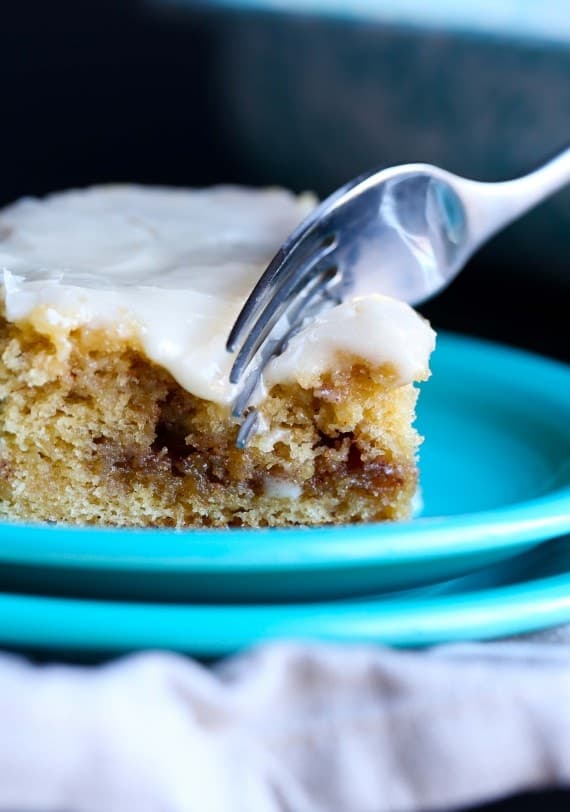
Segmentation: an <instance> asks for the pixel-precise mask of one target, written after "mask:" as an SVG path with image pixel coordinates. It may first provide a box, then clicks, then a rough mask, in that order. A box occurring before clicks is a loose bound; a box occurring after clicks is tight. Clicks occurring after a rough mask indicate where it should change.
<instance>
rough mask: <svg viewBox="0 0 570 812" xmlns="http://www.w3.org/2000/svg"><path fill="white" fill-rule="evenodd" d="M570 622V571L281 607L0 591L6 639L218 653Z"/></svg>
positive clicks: (487, 635)
mask: <svg viewBox="0 0 570 812" xmlns="http://www.w3.org/2000/svg"><path fill="white" fill-rule="evenodd" d="M561 541H564V539H561ZM566 541H567V543H570V538H568V539H566ZM569 621H570V569H568V570H565V571H564V572H560V573H556V574H554V575H552V574H549V575H546V576H541V577H538V578H523V579H522V580H520V581H516V582H515V583H512V584H507V585H499V586H491V587H483V588H481V589H477V588H471V590H467V591H466V592H463V591H459V592H457V593H455V594H453V595H438V594H436V595H432V596H429V595H428V596H420V597H419V598H418V597H417V596H411V597H404V596H401V597H397V596H395V597H392V598H391V597H380V598H371V599H360V600H358V601H354V602H351V601H342V600H341V601H331V602H319V603H314V604H311V603H308V604H293V605H287V604H280V605H273V606H272V605H267V604H266V605H246V606H236V605H228V606H212V605H182V606H181V605H173V604H161V603H149V602H143V603H134V602H129V601H104V600H93V599H88V600H85V599H81V598H79V599H76V598H75V599H74V598H60V597H57V598H54V597H45V596H36V595H33V596H30V595H21V594H14V593H0V643H1V644H2V645H6V644H11V645H19V646H24V647H26V646H28V647H38V648H47V649H50V648H51V649H54V648H57V649H58V650H68V651H83V652H88V651H106V652H107V651H108V652H111V653H117V652H125V651H129V650H140V649H148V648H155V649H156V648H159V649H171V650H177V651H182V652H185V653H190V654H194V655H197V656H206V657H211V656H223V655H227V654H231V653H234V652H236V651H238V650H241V649H244V648H246V647H248V646H252V645H258V644H261V643H263V642H269V641H275V640H281V641H282V640H292V639H295V640H297V641H298V640H305V641H308V640H312V641H315V640H317V641H321V642H323V641H326V642H336V643H351V644H364V645H366V644H384V645H392V646H401V647H417V646H427V645H440V644H444V643H449V642H455V641H465V640H466V639H479V640H483V639H492V638H497V637H501V636H509V635H513V634H521V633H525V632H530V631H536V630H539V629H544V628H548V627H552V626H555V625H559V624H561V623H567V622H569ZM252 624H253V631H252ZM157 630H158V634H157Z"/></svg>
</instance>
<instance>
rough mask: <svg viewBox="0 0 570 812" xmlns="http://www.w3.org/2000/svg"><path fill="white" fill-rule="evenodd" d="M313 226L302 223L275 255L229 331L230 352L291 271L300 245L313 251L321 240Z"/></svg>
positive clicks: (228, 344) (227, 345)
mask: <svg viewBox="0 0 570 812" xmlns="http://www.w3.org/2000/svg"><path fill="white" fill-rule="evenodd" d="M314 225H315V224H314V223H313V222H312V221H311V222H308V221H304V222H303V223H301V225H300V226H299V228H298V229H297V230H296V231H294V232H293V234H291V236H290V237H289V238H288V239H287V240H286V241H285V242H284V243H283V245H282V246H281V248H280V249H279V251H278V252H277V253H276V254H275V256H274V257H273V259H272V260H271V262H270V263H269V265H268V266H267V269H266V270H265V271H264V273H263V274H262V276H261V277H260V279H259V280H258V282H257V284H256V285H255V287H254V288H253V290H252V291H251V293H250V295H249V296H248V298H247V300H246V302H245V304H244V306H243V307H242V309H241V311H240V313H239V315H238V317H237V319H236V321H235V323H234V325H233V327H232V329H231V331H230V334H229V336H228V340H227V342H226V348H227V350H228V352H234V350H235V349H236V347H237V345H238V344H239V342H240V340H241V338H242V336H243V335H244V333H245V331H246V330H247V328H248V327H249V325H250V324H251V322H252V321H253V320H254V319H255V314H256V312H257V311H258V310H259V308H261V307H262V306H263V304H264V303H265V302H266V301H267V300H268V299H270V298H271V295H272V291H273V289H274V287H275V285H274V284H273V283H274V282H277V280H278V279H281V277H282V275H283V273H286V271H285V269H286V268H288V269H290V268H291V267H292V265H291V263H293V260H294V258H296V256H297V252H298V250H299V246H301V245H303V246H305V247H306V249H310V250H312V249H313V248H314V246H315V243H316V242H317V238H318V234H317V230H316V228H315V227H314Z"/></svg>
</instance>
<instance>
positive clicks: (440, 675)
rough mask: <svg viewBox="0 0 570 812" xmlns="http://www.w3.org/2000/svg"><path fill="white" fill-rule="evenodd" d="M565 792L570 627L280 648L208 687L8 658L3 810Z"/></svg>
mask: <svg viewBox="0 0 570 812" xmlns="http://www.w3.org/2000/svg"><path fill="white" fill-rule="evenodd" d="M565 784H569V785H570V627H569V628H565V629H559V630H555V631H554V632H550V633H546V634H542V635H533V636H528V637H527V638H519V639H518V640H513V641H506V642H499V643H490V644H465V645H463V644H462V645H449V646H444V647H439V648H435V649H432V650H431V651H424V652H398V651H394V650H390V649H383V648H373V647H366V648H365V647H356V646H354V647H349V646H334V645H320V644H316V645H308V644H294V643H288V644H273V645H268V646H265V647H263V648H260V649H257V650H254V651H252V652H250V653H246V654H243V655H240V656H237V657H235V658H231V659H229V660H227V661H225V662H224V663H222V664H221V665H219V666H217V667H215V668H213V669H208V668H206V667H203V666H201V665H199V664H197V663H195V662H193V661H191V660H188V659H185V658H183V657H179V656H176V655H173V654H167V653H146V654H141V655H133V656H131V657H127V658H123V659H121V660H118V661H115V662H114V663H111V664H109V665H105V666H99V667H94V668H92V667H90V668H87V667H78V666H64V665H48V666H37V665H31V664H29V663H28V662H26V661H25V660H23V659H19V658H15V657H12V656H10V655H0V809H1V810H10V812H14V810H26V812H36V810H41V811H42V812H44V810H50V812H56V811H57V812H60V810H65V812H126V810H136V812H242V811H243V812H332V810H343V812H383V811H384V810H386V811H388V810H389V812H397V811H398V810H419V809H436V808H437V809H444V808H446V807H456V806H457V805H460V804H466V803H471V802H476V801H483V800H486V799H489V798H493V797H497V796H499V795H503V794H506V793H511V792H515V791H522V790H524V789H528V788H532V787H539V786H546V785H548V786H555V785H565Z"/></svg>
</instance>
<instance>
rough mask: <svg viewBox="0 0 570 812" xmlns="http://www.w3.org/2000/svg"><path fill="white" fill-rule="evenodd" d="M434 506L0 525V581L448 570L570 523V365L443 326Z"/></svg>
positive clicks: (432, 452) (28, 583)
mask: <svg viewBox="0 0 570 812" xmlns="http://www.w3.org/2000/svg"><path fill="white" fill-rule="evenodd" d="M419 426H420V430H421V431H422V433H423V434H424V435H425V436H426V442H425V444H424V446H423V448H422V454H421V474H422V488H423V496H424V503H425V509H424V514H423V516H422V517H421V518H419V519H416V520H414V521H410V522H404V523H398V524H382V525H360V526H343V527H325V528H317V529H315V528H313V529H306V528H296V529H283V530H239V529H235V530H213V531H206V530H198V531H183V532H176V531H169V530H111V529H99V528H75V529H73V528H61V527H37V526H36V527H28V526H22V525H13V524H3V525H0V588H2V589H9V590H20V591H42V592H47V593H53V594H68V595H82V594H90V595H93V596H104V597H107V598H108V597H111V598H112V597H117V598H134V599H148V600H156V599H160V600H169V601H192V602H196V601H198V602H205V601H208V602H209V601H216V602H228V603H229V602H244V601H245V602H250V601H265V602H267V601H270V600H271V601H291V600H315V599H320V598H329V597H340V596H348V595H354V594H364V593H368V594H370V593H374V592H381V591H389V590H396V589H402V588H410V587H414V586H417V585H421V584H426V583H435V582H436V581H441V580H447V579H449V578H453V577H456V576H459V575H463V574H465V573H467V572H470V571H473V570H474V569H476V568H480V567H484V566H487V565H489V564H492V563H494V562H497V561H500V560H504V559H506V558H508V557H510V556H513V555H515V554H518V553H520V552H522V551H524V550H525V549H528V548H529V547H531V546H532V545H534V544H536V543H537V542H540V541H543V540H544V539H548V538H553V537H555V536H560V535H563V534H564V533H567V532H570V465H569V460H570V430H569V426H570V367H567V366H564V365H563V364H559V363H556V362H554V361H549V360H547V359H544V358H540V357H538V356H533V355H530V354H528V353H524V352H521V351H518V350H513V349H510V348H507V347H501V346H498V345H494V344H491V343H487V342H483V341H478V340H475V339H469V338H463V337H458V336H453V335H443V336H441V337H440V339H439V342H438V348H437V350H436V353H435V355H434V359H433V376H432V378H431V380H430V381H429V383H427V384H426V385H425V386H424V387H423V391H422V394H421V397H420V414H419Z"/></svg>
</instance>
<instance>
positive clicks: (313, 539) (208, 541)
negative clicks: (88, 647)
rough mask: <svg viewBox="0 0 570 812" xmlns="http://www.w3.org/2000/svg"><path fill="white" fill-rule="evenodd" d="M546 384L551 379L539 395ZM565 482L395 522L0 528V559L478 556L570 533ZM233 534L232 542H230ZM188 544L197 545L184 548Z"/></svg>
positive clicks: (552, 369) (475, 349)
mask: <svg viewBox="0 0 570 812" xmlns="http://www.w3.org/2000/svg"><path fill="white" fill-rule="evenodd" d="M438 338H439V341H440V342H443V343H444V345H448V352H457V351H464V350H465V348H467V349H468V351H469V352H470V353H474V354H475V355H476V356H477V355H478V356H481V355H482V354H483V355H488V353H492V355H493V356H494V358H495V360H497V359H498V361H499V362H500V363H501V364H507V365H508V366H510V367H511V368H518V367H521V365H522V367H524V370H525V376H528V375H529V365H530V367H531V373H532V372H534V373H536V374H537V375H539V376H540V377H541V378H543V379H544V378H545V377H546V379H547V380H548V383H549V384H551V385H552V386H553V387H554V388H556V387H557V386H560V385H562V386H563V387H564V386H569V385H570V366H568V365H566V364H564V363H562V362H559V361H556V360H553V359H550V358H545V357H543V356H540V355H537V354H534V353H530V352H528V351H526V350H521V349H519V348H514V347H510V346H508V345H504V344H497V343H495V342H492V341H488V340H486V339H480V338H475V337H468V336H462V335H459V334H456V333H450V332H446V331H441V332H440V333H439V337H438ZM529 377H533V378H534V377H535V376H534V375H532V376H529ZM543 387H544V383H542V384H541V390H542V389H543ZM557 402H559V401H557ZM564 476H565V478H566V482H565V483H564V484H563V485H562V486H559V487H554V488H553V489H552V490H551V491H549V492H548V493H547V494H543V495H541V496H538V497H535V498H532V499H529V500H524V501H520V502H515V503H513V504H509V505H505V506H502V507H499V508H496V509H494V510H485V511H479V512H474V513H465V514H458V515H453V516H442V517H425V518H418V519H415V520H412V521H407V522H400V523H394V524H366V525H348V526H347V525H345V526H335V527H311V528H306V527H295V528H280V529H277V528H272V529H238V528H236V529H231V530H226V529H211V530H205V529H199V530H174V529H162V528H155V529H135V528H100V527H63V526H58V527H57V528H51V527H47V528H46V527H44V526H39V525H26V524H16V523H9V522H8V523H0V563H5V564H7V563H9V564H20V565H26V566H47V567H54V568H61V567H74V568H81V569H93V568H96V569H98V570H110V571H124V570H136V571H160V572H168V571H169V570H175V571H176V572H179V573H180V572H184V571H191V572H195V573H209V574H216V573H221V572H227V571H240V570H242V571H244V570H246V571H248V572H273V571H280V572H281V571H283V572H285V571H301V570H314V569H321V570H325V569H326V570H335V569H342V568H345V567H346V566H347V564H350V565H351V566H357V565H358V566H367V565H370V564H373V565H374V566H378V565H384V564H389V563H394V562H421V561H424V560H427V559H430V560H431V559H433V558H435V557H438V556H445V557H449V556H450V555H453V556H462V555H471V554H473V553H474V552H478V551H485V550H488V549H489V548H490V547H492V548H494V549H497V550H499V549H506V548H509V547H516V546H519V545H521V544H523V543H525V542H528V541H533V540H535V541H541V540H544V539H547V538H553V537H555V536H559V535H563V534H564V533H567V532H570V465H569V467H568V473H566V471H564ZM228 533H229V534H231V536H232V537H233V538H232V544H229V545H228ZM308 534H310V536H309V538H307V536H308ZM46 536H49V545H47V544H46V543H45V542H46ZM149 539H150V542H151V544H150V545H149V543H148V542H149ZM188 541H191V545H189V546H188V548H187V549H186V543H187V542H188ZM220 541H221V542H222V543H221V544H220ZM235 542H238V543H235Z"/></svg>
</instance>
